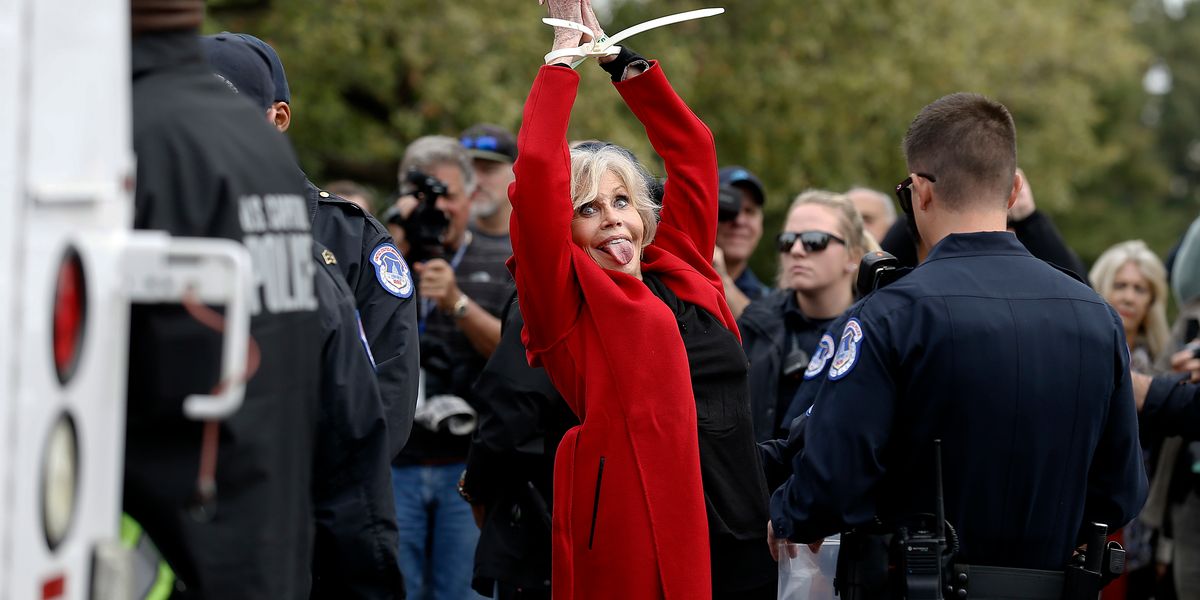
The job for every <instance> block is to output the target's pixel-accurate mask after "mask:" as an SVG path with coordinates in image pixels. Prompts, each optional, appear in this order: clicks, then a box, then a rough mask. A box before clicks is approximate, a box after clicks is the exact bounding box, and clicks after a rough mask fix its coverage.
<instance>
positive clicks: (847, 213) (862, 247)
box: [785, 190, 878, 258]
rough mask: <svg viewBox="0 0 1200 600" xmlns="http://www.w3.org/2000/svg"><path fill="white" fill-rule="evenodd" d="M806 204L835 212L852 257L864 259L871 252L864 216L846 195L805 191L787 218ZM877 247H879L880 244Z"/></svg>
mask: <svg viewBox="0 0 1200 600" xmlns="http://www.w3.org/2000/svg"><path fill="white" fill-rule="evenodd" d="M805 204H816V205H819V206H824V207H826V208H828V209H830V210H832V211H833V213H834V215H836V216H837V220H838V232H837V233H838V235H839V236H841V238H842V239H844V240H846V251H847V252H849V253H850V256H855V257H858V258H862V255H864V254H866V253H867V252H870V251H871V249H872V245H871V242H870V238H869V236H868V234H867V230H866V227H865V226H864V225H863V219H862V215H861V214H859V212H858V209H857V208H854V203H853V202H851V201H850V199H849V198H847V197H846V195H845V194H836V193H834V192H830V191H828V190H805V191H803V192H800V195H799V196H796V199H795V200H792V205H791V206H789V207H788V210H787V216H789V217H790V216H791V215H792V211H793V210H796V207H798V206H803V205H805ZM785 220H786V217H785ZM875 246H878V243H876V244H875Z"/></svg>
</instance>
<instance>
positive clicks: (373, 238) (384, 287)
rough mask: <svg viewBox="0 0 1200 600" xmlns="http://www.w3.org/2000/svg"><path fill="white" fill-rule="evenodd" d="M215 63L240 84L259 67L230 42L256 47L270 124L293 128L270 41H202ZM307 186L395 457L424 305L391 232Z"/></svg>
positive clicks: (404, 426)
mask: <svg viewBox="0 0 1200 600" xmlns="http://www.w3.org/2000/svg"><path fill="white" fill-rule="evenodd" d="M203 42H204V45H205V49H206V51H207V53H208V60H209V64H210V65H211V66H212V68H213V70H214V71H216V72H217V74H219V75H221V76H222V77H224V78H226V79H227V80H228V81H230V82H232V83H233V84H234V85H238V84H240V83H242V81H243V80H244V78H245V76H246V74H247V73H249V72H251V71H252V70H253V69H255V68H257V65H247V64H246V63H245V60H244V57H245V56H247V54H245V53H242V52H237V53H233V52H228V51H225V49H226V48H227V47H228V46H237V45H250V46H252V47H253V48H254V49H255V57H256V58H257V59H258V60H261V61H262V62H265V63H266V64H267V66H268V68H269V69H270V73H271V78H272V80H273V84H274V85H273V90H274V91H273V98H274V101H273V102H271V103H269V104H268V106H267V107H266V109H265V112H266V118H267V121H268V122H270V123H271V124H272V125H274V126H275V128H276V129H278V130H279V131H282V132H286V131H287V130H288V128H289V127H290V125H291V109H290V102H291V92H290V89H289V87H288V84H287V78H286V76H285V74H284V70H283V64H282V63H281V62H280V60H279V56H278V54H276V52H275V50H274V49H272V48H271V46H269V45H268V44H267V43H266V42H263V41H262V40H260V39H258V38H256V37H254V36H251V35H248V34H244V33H229V32H224V33H220V34H217V35H211V36H206V37H205V38H204V39H203ZM306 183H307V197H308V207H309V216H310V217H311V218H312V222H313V229H312V235H313V238H314V239H316V240H317V241H319V242H321V244H323V245H324V246H325V247H327V248H328V249H329V250H330V251H332V252H333V254H334V255H335V256H336V257H337V261H338V262H337V266H338V268H339V269H340V270H341V272H342V275H343V276H344V277H345V279H346V282H347V283H348V284H349V286H350V289H351V290H352V291H353V293H354V298H355V301H356V302H357V304H358V311H359V315H360V316H361V317H362V324H363V330H364V331H365V332H366V336H367V341H368V342H369V344H370V347H371V352H372V354H373V356H374V358H375V373H376V377H377V379H378V381H379V391H380V394H381V395H382V397H383V402H384V407H385V411H386V414H387V418H388V451H389V453H390V455H391V456H393V457H394V456H396V455H397V454H399V453H400V450H401V449H402V448H403V447H404V444H405V443H406V442H407V441H408V435H409V433H410V431H411V429H412V422H413V411H414V410H415V407H416V398H417V381H418V371H419V368H420V356H419V350H418V348H419V343H418V340H417V302H416V299H415V298H413V289H414V285H413V279H412V274H411V272H410V271H409V268H408V263H407V262H406V261H405V260H404V257H403V256H402V255H401V253H400V251H399V250H398V249H397V248H396V246H395V244H394V243H392V238H391V235H389V234H388V231H387V229H386V228H384V226H383V225H381V224H380V223H379V221H377V220H376V219H375V217H373V216H371V215H370V214H368V213H366V212H364V211H363V210H362V209H361V208H360V207H359V206H358V205H356V204H354V203H352V202H348V201H346V200H344V199H342V198H339V197H337V196H335V195H333V194H330V193H329V192H326V191H324V190H322V189H320V188H318V187H317V186H316V185H314V184H313V183H312V182H311V181H306Z"/></svg>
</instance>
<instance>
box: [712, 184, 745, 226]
mask: <svg viewBox="0 0 1200 600" xmlns="http://www.w3.org/2000/svg"><path fill="white" fill-rule="evenodd" d="M741 210H742V196H741V194H739V193H738V191H737V190H736V189H734V188H733V186H731V185H722V186H721V188H720V189H719V190H718V191H717V221H718V222H721V223H729V222H730V221H733V220H734V219H736V218H737V216H738V213H739V212H741Z"/></svg>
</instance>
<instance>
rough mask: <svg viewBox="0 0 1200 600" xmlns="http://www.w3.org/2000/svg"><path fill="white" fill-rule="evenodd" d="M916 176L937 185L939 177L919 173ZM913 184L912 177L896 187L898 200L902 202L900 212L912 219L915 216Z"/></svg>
mask: <svg viewBox="0 0 1200 600" xmlns="http://www.w3.org/2000/svg"><path fill="white" fill-rule="evenodd" d="M916 175H917V177H922V178H924V179H928V180H929V181H930V182H932V183H937V177H934V176H933V175H930V174H928V173H917V174H916ZM912 184H913V180H912V177H905V178H904V181H901V182H900V183H899V184H897V185H896V199H897V200H899V201H900V210H902V211H904V214H906V215H908V216H910V217H911V216H912V214H913V208H912Z"/></svg>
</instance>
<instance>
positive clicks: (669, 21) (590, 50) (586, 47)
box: [542, 8, 725, 69]
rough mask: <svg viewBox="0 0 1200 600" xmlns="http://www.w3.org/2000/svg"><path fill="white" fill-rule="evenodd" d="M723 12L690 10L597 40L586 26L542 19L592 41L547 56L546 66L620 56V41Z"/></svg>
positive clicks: (560, 20) (704, 9)
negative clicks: (569, 60)
mask: <svg viewBox="0 0 1200 600" xmlns="http://www.w3.org/2000/svg"><path fill="white" fill-rule="evenodd" d="M723 12H725V9H724V8H702V9H700V10H690V11H688V12H681V13H676V14H673V15H667V16H665V17H659V18H657V19H651V20H649V21H646V22H645V23H639V24H637V25H634V26H633V27H630V28H629V29H625V30H622V31H621V32H620V33H617V34H616V35H614V36H612V37H608V36H600V38H599V39H596V34H595V33H593V32H592V30H591V29H590V28H588V27H587V26H586V25H581V24H579V23H576V22H574V21H566V20H563V19H551V18H546V19H542V22H543V23H545V24H547V25H551V26H554V27H566V28H567V29H573V30H575V31H578V32H580V33H586V34H587V35H588V36H589V37H591V38H592V41H590V42H586V43H584V44H582V45H580V46H579V47H577V48H563V49H561V50H555V51H554V52H551V53H549V54H547V55H546V64H551V63H553V62H555V61H556V60H557V59H559V58H563V57H567V56H578V57H580V58H579V60H577V61H575V62H573V63H571V68H572V69H574V68H575V67H578V66H579V64H580V63H582V62H583V61H585V60H587V59H588V57H589V56H596V57H600V56H616V55H617V54H620V53H621V47H620V46H617V44H618V43H620V42H621V41H622V40H626V39H629V38H631V37H633V36H635V35H637V34H639V33H643V32H646V31H650V30H651V29H656V28H658V27H663V26H665V25H673V24H675V23H682V22H684V21H691V20H692V19H703V18H704V17H713V16H716V15H719V14H721V13H723Z"/></svg>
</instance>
